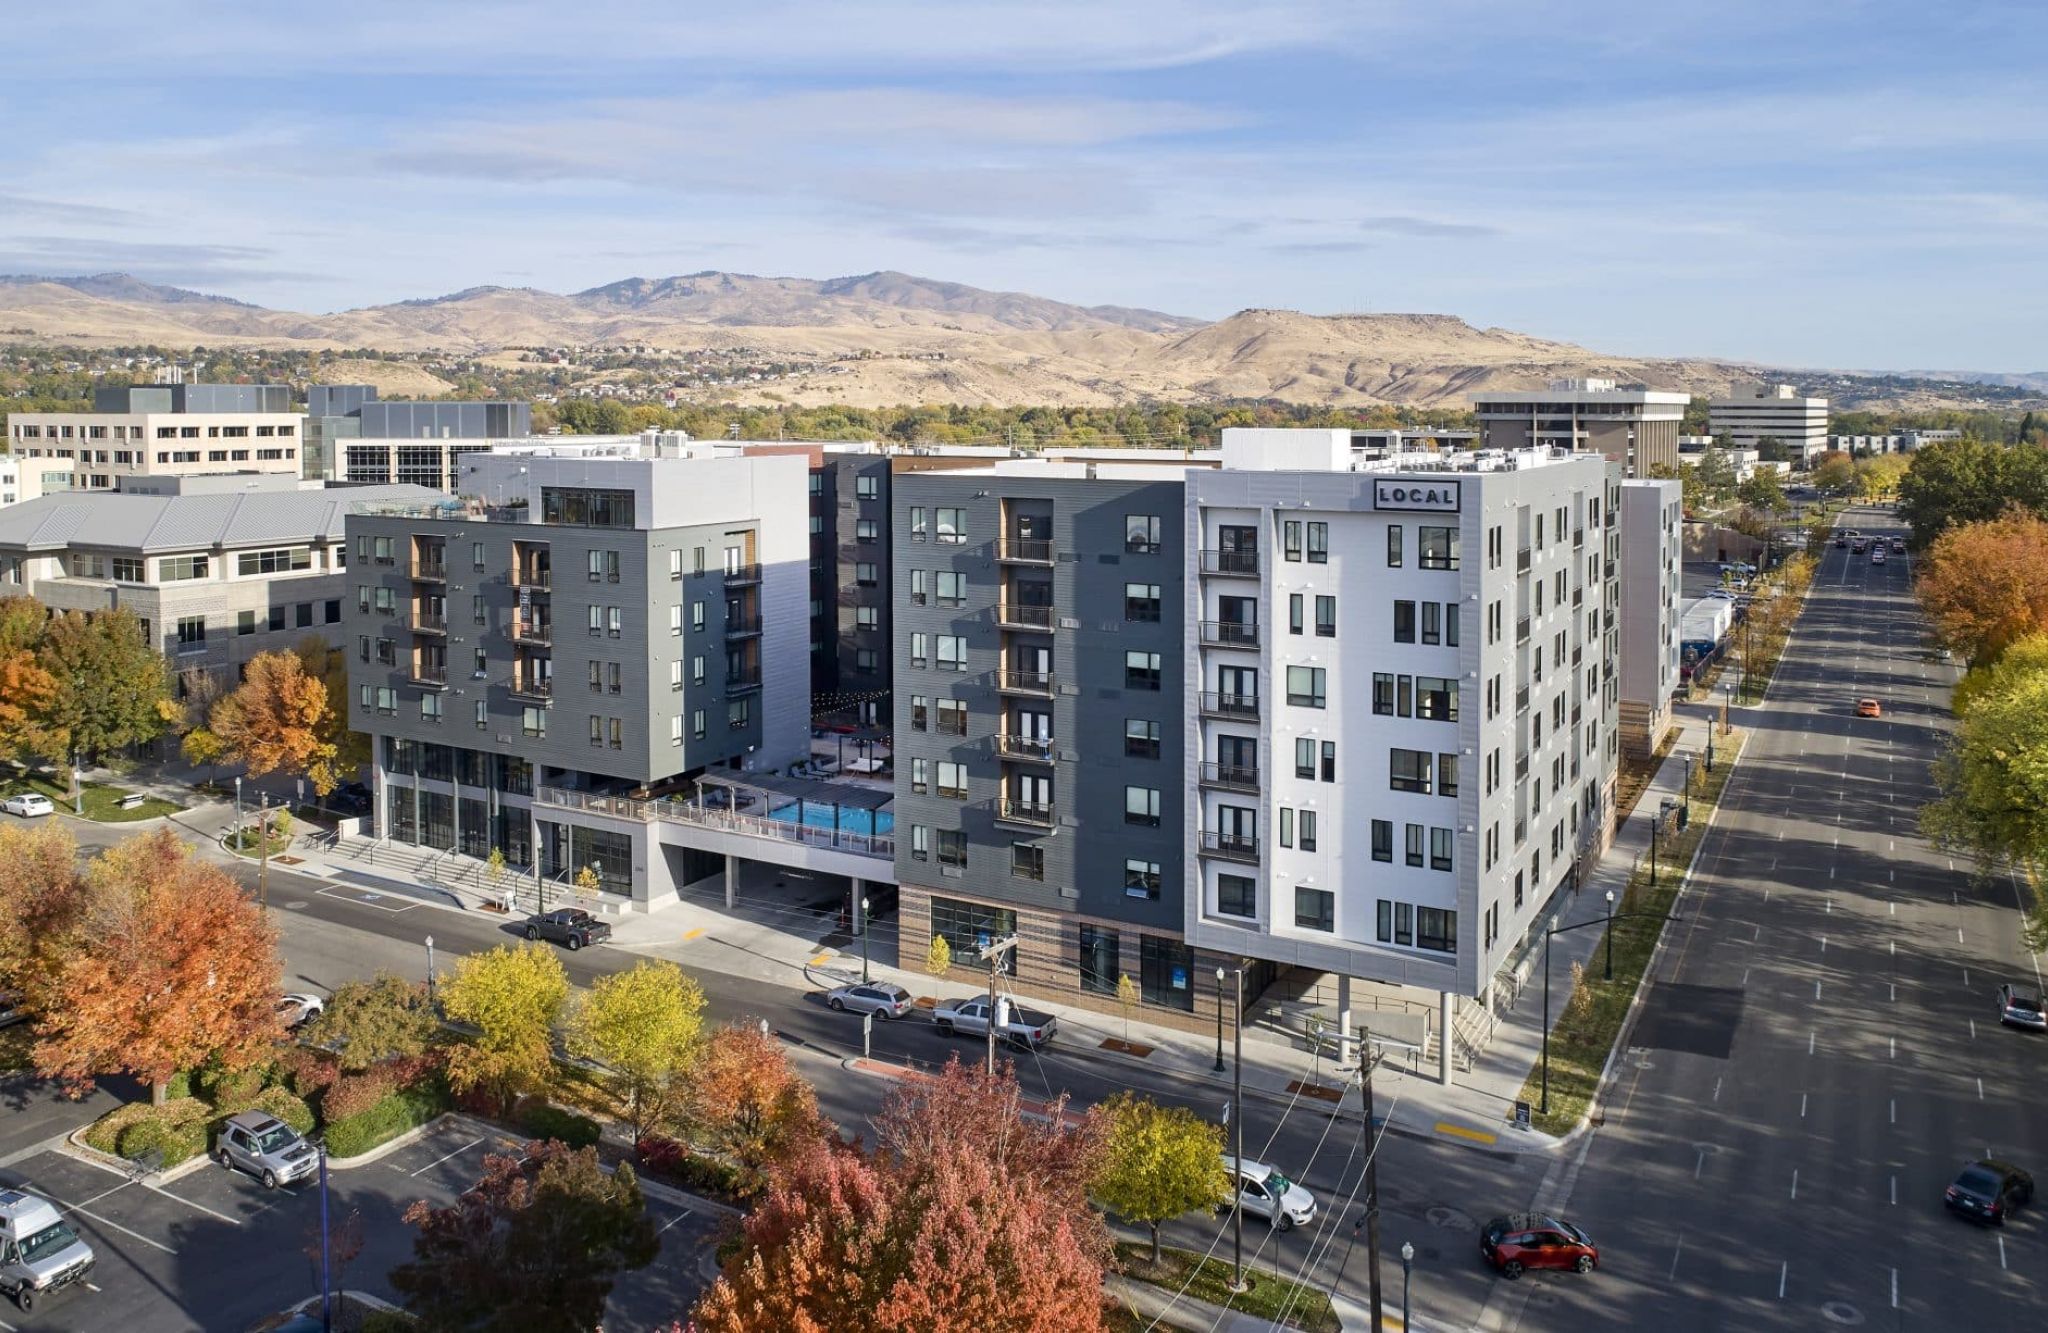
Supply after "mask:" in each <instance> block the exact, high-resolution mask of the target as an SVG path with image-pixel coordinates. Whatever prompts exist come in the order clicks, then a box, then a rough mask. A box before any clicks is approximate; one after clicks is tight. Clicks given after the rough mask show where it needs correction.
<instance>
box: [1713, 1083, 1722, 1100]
mask: <svg viewBox="0 0 2048 1333" xmlns="http://www.w3.org/2000/svg"><path fill="white" fill-rule="evenodd" d="M1714 1100H1715V1101H1717V1102H1718V1101H1720V1100H1721V1080H1720V1079H1718V1078H1717V1079H1715V1080H1714Z"/></svg>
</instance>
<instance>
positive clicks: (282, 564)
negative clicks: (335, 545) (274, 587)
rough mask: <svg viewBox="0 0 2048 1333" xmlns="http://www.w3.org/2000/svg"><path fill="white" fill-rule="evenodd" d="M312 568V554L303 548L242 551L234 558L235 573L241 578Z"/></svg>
mask: <svg viewBox="0 0 2048 1333" xmlns="http://www.w3.org/2000/svg"><path fill="white" fill-rule="evenodd" d="M312 567H313V552H312V550H311V548H309V547H305V546H288V547H281V548H279V549H277V550H274V551H242V552H240V553H238V554H237V555H236V556H235V573H236V574H238V575H240V576H241V577H243V578H248V577H250V576H251V575H255V574H284V573H288V572H290V571H292V570H295V569H311V568H312Z"/></svg>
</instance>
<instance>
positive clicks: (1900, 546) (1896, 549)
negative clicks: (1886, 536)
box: [1892, 537, 1906, 555]
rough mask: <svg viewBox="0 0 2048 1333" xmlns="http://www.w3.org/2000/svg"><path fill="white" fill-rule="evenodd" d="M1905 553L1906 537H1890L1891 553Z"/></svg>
mask: <svg viewBox="0 0 2048 1333" xmlns="http://www.w3.org/2000/svg"><path fill="white" fill-rule="evenodd" d="M1905 553H1906V539H1905V538H1904V537H1894V538H1892V554H1893V555H1904V554H1905Z"/></svg>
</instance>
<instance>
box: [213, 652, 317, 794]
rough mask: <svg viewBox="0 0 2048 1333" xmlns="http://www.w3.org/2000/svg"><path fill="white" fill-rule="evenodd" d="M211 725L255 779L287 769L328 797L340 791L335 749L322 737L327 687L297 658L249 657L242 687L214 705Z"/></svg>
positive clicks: (282, 655) (277, 655) (279, 655)
mask: <svg viewBox="0 0 2048 1333" xmlns="http://www.w3.org/2000/svg"><path fill="white" fill-rule="evenodd" d="M208 725H209V728H210V729H211V730H212V732H213V733H214V735H216V736H218V737H220V740H221V744H222V745H224V746H225V747H226V748H227V753H228V755H229V756H230V757H232V758H233V759H234V760H236V761H237V762H239V763H241V764H243V765H245V766H246V767H247V768H248V770H249V773H250V774H251V776H255V777H260V776H262V775H263V774H265V773H275V772H278V771H279V770H282V771H284V772H286V773H292V774H301V775H303V776H305V777H306V778H307V779H309V780H310V781H311V782H312V784H313V790H314V791H316V792H318V793H320V795H322V796H325V795H326V794H327V793H328V792H330V791H333V790H334V784H335V773H334V746H333V744H332V743H331V742H329V741H326V740H324V739H322V732H323V730H324V729H326V728H327V726H328V707H327V687H326V686H325V685H323V684H322V683H321V682H320V681H319V680H318V679H317V678H315V677H313V676H309V675H307V674H306V668H305V664H304V663H302V662H301V661H300V660H299V658H298V656H297V655H296V654H293V653H258V654H257V655H256V656H255V657H253V658H251V659H249V665H248V669H247V671H246V673H245V674H244V675H243V677H242V684H241V687H240V688H238V689H237V690H236V691H235V692H234V693H233V694H230V695H228V696H227V697H226V698H225V699H222V700H221V701H220V702H219V703H217V704H215V705H214V706H213V716H212V718H211V719H210V720H209V723H208Z"/></svg>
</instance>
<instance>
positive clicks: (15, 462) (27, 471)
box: [0, 452, 71, 506]
mask: <svg viewBox="0 0 2048 1333" xmlns="http://www.w3.org/2000/svg"><path fill="white" fill-rule="evenodd" d="M70 489H71V464H70V463H69V462H68V461H66V460H64V459H61V458H28V457H24V456H22V455H20V454H11V453H6V452H0V506H5V505H11V504H20V503H21V502H22V501H24V500H34V499H37V498H39V497H41V496H44V495H49V494H52V493H55V492H58V491H68V490H70Z"/></svg>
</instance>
